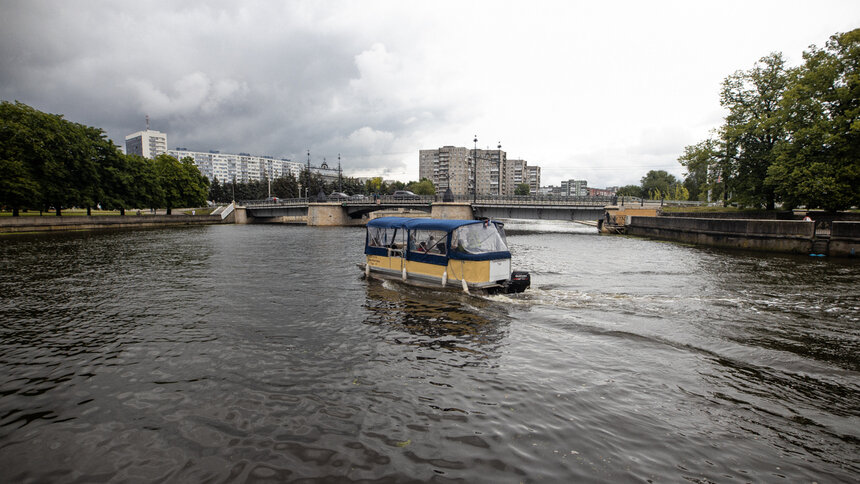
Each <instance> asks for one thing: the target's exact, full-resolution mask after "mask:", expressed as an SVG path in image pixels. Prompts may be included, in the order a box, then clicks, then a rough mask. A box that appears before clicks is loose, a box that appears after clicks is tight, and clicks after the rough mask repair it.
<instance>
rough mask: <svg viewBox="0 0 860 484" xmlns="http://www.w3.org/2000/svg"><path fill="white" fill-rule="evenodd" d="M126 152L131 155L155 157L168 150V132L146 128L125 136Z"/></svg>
mask: <svg viewBox="0 0 860 484" xmlns="http://www.w3.org/2000/svg"><path fill="white" fill-rule="evenodd" d="M125 152H126V153H127V154H129V155H137V156H142V157H144V158H150V159H152V158H155V157H156V156H158V155H160V154H163V153H166V152H167V134H165V133H162V132H161V131H155V130H151V129H148V128H147V129H146V130H144V131H138V132H136V133H132V134H130V135H128V136H126V137H125Z"/></svg>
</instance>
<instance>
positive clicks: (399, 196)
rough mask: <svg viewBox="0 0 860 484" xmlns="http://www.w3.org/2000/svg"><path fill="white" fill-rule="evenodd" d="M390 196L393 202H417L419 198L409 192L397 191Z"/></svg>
mask: <svg viewBox="0 0 860 484" xmlns="http://www.w3.org/2000/svg"><path fill="white" fill-rule="evenodd" d="M392 196H393V197H394V199H395V200H418V199H420V198H421V197H419V196H418V195H416V194H415V193H413V192H411V191H409V190H397V191H395V192H394V195H392Z"/></svg>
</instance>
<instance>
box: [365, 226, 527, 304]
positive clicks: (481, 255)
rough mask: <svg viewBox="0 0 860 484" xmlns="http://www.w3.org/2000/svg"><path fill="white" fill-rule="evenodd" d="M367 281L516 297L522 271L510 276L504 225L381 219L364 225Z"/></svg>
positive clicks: (523, 282)
mask: <svg viewBox="0 0 860 484" xmlns="http://www.w3.org/2000/svg"><path fill="white" fill-rule="evenodd" d="M364 253H365V255H366V261H365V264H364V271H365V275H366V276H367V277H379V278H387V279H402V280H403V281H406V282H408V283H412V284H415V285H424V286H426V285H429V286H430V287H440V286H441V287H449V284H451V285H453V287H457V286H459V287H461V288H462V289H463V291H465V292H471V291H477V292H482V293H489V294H494V293H518V292H523V291H525V290H526V289H527V288H528V287H529V286H530V284H531V277H530V275H529V273H528V272H523V271H513V272H511V252H510V251H509V250H508V246H507V241H506V239H505V230H504V224H502V223H501V222H496V221H492V220H486V219H485V220H440V219H429V218H406V217H382V218H378V219H374V220H371V221H370V222H368V223H367V233H366V237H365V245H364Z"/></svg>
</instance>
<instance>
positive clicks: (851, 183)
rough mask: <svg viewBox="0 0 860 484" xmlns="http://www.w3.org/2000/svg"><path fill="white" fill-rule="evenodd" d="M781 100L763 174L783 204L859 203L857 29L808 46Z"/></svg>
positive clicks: (859, 38)
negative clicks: (780, 129) (777, 133)
mask: <svg viewBox="0 0 860 484" xmlns="http://www.w3.org/2000/svg"><path fill="white" fill-rule="evenodd" d="M803 57H804V64H803V66H802V67H801V68H800V69H798V70H797V72H796V80H795V82H794V83H793V84H792V86H791V87H790V88H789V89H788V90H787V91H786V93H785V96H784V98H783V100H782V110H781V122H782V123H784V125H785V129H786V131H787V133H788V136H787V137H785V138H784V139H781V140H780V141H781V143H780V144H779V146H778V148H777V150H776V151H777V156H776V162H775V163H774V164H773V165H771V166H770V168H769V171H768V178H769V182H770V184H771V185H772V186H773V187H774V189H775V191H776V193H777V194H779V195H780V197H782V199H783V200H784V202H785V204H786V206H791V207H793V206H798V205H806V206H807V207H809V208H815V207H822V208H825V209H828V210H839V209H845V208H848V207H851V206H857V205H860V189H858V186H860V121H858V119H860V74H858V67H860V29H855V30H852V31H850V32H847V33H842V34H836V35H833V36H832V37H831V38H830V40H829V41H828V42H827V44H826V46H825V48H824V49H818V48H816V47H815V46H812V47H811V49H810V50H809V51H807V52H805V53H804V56H803Z"/></svg>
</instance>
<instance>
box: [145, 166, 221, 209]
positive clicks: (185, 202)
mask: <svg viewBox="0 0 860 484" xmlns="http://www.w3.org/2000/svg"><path fill="white" fill-rule="evenodd" d="M153 164H154V166H155V173H156V176H157V180H158V185H159V187H160V188H161V190H162V198H161V200H160V202H161V204H160V205H161V206H164V207H165V208H167V214H168V215H170V214H171V213H172V211H173V209H174V208H177V207H182V206H185V207H198V206H201V205H203V204H205V203H206V195H207V194H208V193H209V181H208V180H207V179H206V177H204V176H203V175H202V174H201V173H200V170H199V169H198V168H197V166H196V165H195V164H194V161H193V160H192V159H191V158H188V157H185V158H183V159H182V161H178V160H177V159H176V158H174V157H172V156H170V155H165V154H162V155H158V156H157V157H156V158H155V160H153Z"/></svg>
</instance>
